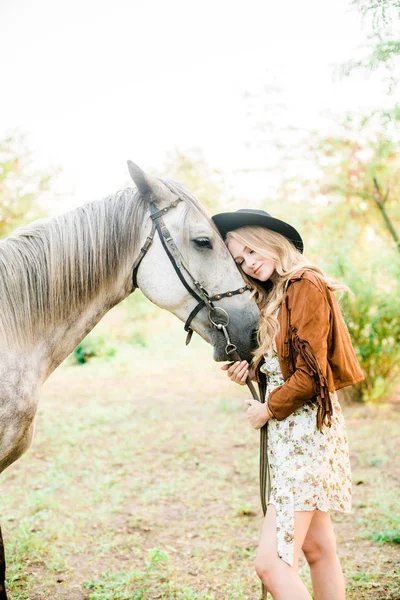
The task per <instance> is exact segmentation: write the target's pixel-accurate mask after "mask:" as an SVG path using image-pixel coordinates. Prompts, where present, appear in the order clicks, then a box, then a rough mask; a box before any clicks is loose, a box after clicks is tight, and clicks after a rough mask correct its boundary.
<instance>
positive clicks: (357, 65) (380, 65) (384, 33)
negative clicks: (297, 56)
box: [342, 0, 400, 93]
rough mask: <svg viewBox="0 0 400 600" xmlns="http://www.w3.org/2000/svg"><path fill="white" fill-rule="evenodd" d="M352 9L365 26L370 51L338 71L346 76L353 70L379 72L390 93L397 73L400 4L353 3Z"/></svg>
mask: <svg viewBox="0 0 400 600" xmlns="http://www.w3.org/2000/svg"><path fill="white" fill-rule="evenodd" d="M352 4H353V6H354V7H355V8H356V9H357V10H358V11H359V12H360V13H361V15H362V17H363V20H364V22H366V23H367V26H368V29H369V31H370V33H369V36H368V37H369V40H370V51H369V54H368V55H367V56H365V57H364V58H362V59H361V60H352V61H348V62H347V63H345V64H344V65H343V67H342V71H343V73H344V74H345V75H350V74H351V73H352V72H353V71H355V70H360V69H364V70H369V71H377V70H381V71H383V73H384V80H385V81H386V83H387V87H388V92H389V93H392V92H393V91H394V89H395V88H396V86H397V84H398V74H399V71H400V41H399V39H398V30H399V25H400V3H399V2H398V0H353V1H352Z"/></svg>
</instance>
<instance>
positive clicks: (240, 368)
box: [221, 360, 249, 385]
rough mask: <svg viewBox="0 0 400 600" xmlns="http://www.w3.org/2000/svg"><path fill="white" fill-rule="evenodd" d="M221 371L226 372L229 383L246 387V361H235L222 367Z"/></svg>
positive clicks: (247, 368) (247, 365)
mask: <svg viewBox="0 0 400 600" xmlns="http://www.w3.org/2000/svg"><path fill="white" fill-rule="evenodd" d="M221 369H222V370H223V371H227V375H228V377H229V379H230V380H231V381H234V382H235V383H238V384H239V385H246V379H247V377H248V375H249V363H248V362H247V360H242V361H241V362H240V361H238V360H237V361H236V362H233V363H228V364H227V365H222V367H221Z"/></svg>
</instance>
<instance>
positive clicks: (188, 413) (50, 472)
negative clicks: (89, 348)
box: [0, 318, 400, 600]
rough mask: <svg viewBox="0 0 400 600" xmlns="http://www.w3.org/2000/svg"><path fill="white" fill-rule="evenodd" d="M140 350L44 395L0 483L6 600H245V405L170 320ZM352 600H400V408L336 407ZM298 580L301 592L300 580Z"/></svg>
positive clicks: (251, 478)
mask: <svg viewBox="0 0 400 600" xmlns="http://www.w3.org/2000/svg"><path fill="white" fill-rule="evenodd" d="M155 330H156V331H157V332H158V333H157V338H154V339H153V340H150V342H148V343H147V346H146V347H144V348H142V347H139V346H135V347H133V348H132V347H128V346H127V345H124V346H123V347H122V350H120V351H119V352H118V353H117V354H116V355H114V356H111V357H108V358H104V359H92V360H90V361H89V362H88V363H86V364H83V365H82V366H72V364H71V363H70V361H67V362H66V363H65V364H64V365H62V366H61V367H60V368H59V369H58V370H57V371H56V372H55V373H54V374H53V375H52V377H51V378H50V380H49V381H48V382H47V383H46V385H45V387H44V390H43V397H42V401H41V404H40V407H39V412H38V419H37V432H36V437H35V440H34V443H33V445H32V448H31V449H30V450H29V452H28V453H27V454H26V455H25V456H24V457H22V458H21V459H20V460H19V461H18V462H17V463H15V464H14V465H12V466H11V467H10V468H9V469H7V470H6V471H5V473H4V474H3V477H2V493H1V495H0V510H1V514H2V515H3V517H2V519H1V524H2V527H3V534H4V539H5V544H6V554H7V558H8V571H7V580H8V588H9V590H10V600H28V599H29V600H50V599H51V600H62V599H67V598H68V600H106V599H107V600H125V599H126V600H128V599H129V600H153V599H156V598H159V599H161V600H162V599H165V600H167V599H168V600H217V599H218V600H236V599H240V600H250V599H251V600H254V599H255V598H258V597H259V591H260V585H259V581H258V579H257V577H256V575H255V573H254V569H253V562H254V557H255V551H256V548H257V544H258V539H259V531H260V526H261V522H262V515H261V510H260V505H259V498H258V440H259V436H258V433H257V432H254V431H253V430H252V429H251V428H250V427H249V425H248V423H247V422H246V421H245V419H244V418H243V414H242V405H243V400H244V399H245V398H246V397H247V394H246V390H245V389H244V388H240V387H239V386H234V385H232V384H230V383H229V382H228V381H227V378H226V375H225V374H223V373H222V372H221V371H220V370H219V368H218V366H217V365H215V364H214V363H213V362H212V360H211V351H210V348H209V347H207V346H206V345H205V344H204V342H202V341H201V340H199V339H194V340H193V342H192V344H191V346H189V347H188V348H185V347H184V339H183V338H184V335H183V333H182V331H181V327H180V325H179V323H178V322H177V321H175V320H174V319H172V318H171V320H170V321H168V326H167V328H166V329H164V330H160V328H158V327H157V328H155ZM345 417H346V422H347V429H348V435H349V440H350V447H351V460H352V468H353V483H354V488H353V506H354V511H353V514H352V515H341V514H336V515H334V523H335V530H336V533H337V538H338V549H339V554H340V557H341V561H342V565H343V567H344V571H345V577H346V582H347V597H348V599H349V600H364V599H365V600H366V599H368V600H369V599H373V600H379V599H382V600H383V598H385V599H386V600H389V599H393V600H394V599H395V598H399V597H400V590H399V584H398V581H399V570H400V569H399V558H398V543H399V520H398V517H397V516H395V515H398V514H399V502H400V500H399V498H398V494H397V489H398V481H399V476H400V468H399V466H398V463H397V442H396V439H398V432H399V428H400V412H399V410H398V406H397V405H386V406H383V407H380V408H377V407H374V406H360V405H357V406H354V407H346V408H345ZM300 568H301V575H302V578H303V580H304V581H305V583H306V585H308V586H309V588H310V589H311V587H310V577H309V573H308V568H307V566H306V564H305V562H304V560H303V561H302V563H301V566H300Z"/></svg>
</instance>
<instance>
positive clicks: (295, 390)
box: [268, 279, 332, 429]
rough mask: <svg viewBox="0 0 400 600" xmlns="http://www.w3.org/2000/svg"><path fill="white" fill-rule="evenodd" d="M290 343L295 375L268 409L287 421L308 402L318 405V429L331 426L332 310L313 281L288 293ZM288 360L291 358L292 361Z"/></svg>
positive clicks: (272, 396) (270, 400)
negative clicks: (330, 354) (329, 369)
mask: <svg viewBox="0 0 400 600" xmlns="http://www.w3.org/2000/svg"><path fill="white" fill-rule="evenodd" d="M286 301H287V307H288V315H289V330H288V341H289V350H290V356H291V357H292V362H293V363H294V372H293V374H292V375H291V376H290V377H289V378H288V379H287V380H286V381H285V383H284V384H283V385H281V386H280V387H278V388H276V389H275V390H273V391H272V392H271V394H270V396H269V398H268V406H269V407H270V409H271V411H272V413H273V415H274V416H275V417H276V418H277V419H278V420H281V419H285V418H286V417H288V416H289V415H290V414H291V413H293V412H294V411H295V410H296V409H297V408H299V407H300V406H302V405H303V404H304V403H305V402H308V401H310V400H313V399H316V401H317V402H318V413H317V426H318V428H319V429H321V427H322V424H323V422H324V421H325V418H326V417H327V421H326V423H327V424H328V425H329V423H330V416H331V415H332V405H331V400H330V395H329V389H328V384H327V381H326V374H327V364H328V356H327V354H328V335H329V331H330V319H331V310H330V306H329V303H328V301H327V298H326V296H325V295H324V293H323V292H322V291H321V290H320V289H319V288H318V287H317V286H316V285H315V284H314V283H313V282H312V281H310V280H308V279H300V280H298V281H294V282H293V283H292V284H291V285H290V287H289V289H288V292H287V298H286ZM290 356H289V358H290Z"/></svg>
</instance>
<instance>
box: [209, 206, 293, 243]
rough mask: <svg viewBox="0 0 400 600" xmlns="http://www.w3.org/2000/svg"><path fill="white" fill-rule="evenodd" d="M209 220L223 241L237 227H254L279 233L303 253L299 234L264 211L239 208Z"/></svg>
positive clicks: (287, 224)
mask: <svg viewBox="0 0 400 600" xmlns="http://www.w3.org/2000/svg"><path fill="white" fill-rule="evenodd" d="M211 218H212V220H213V221H214V223H215V225H216V226H217V229H218V231H219V232H220V234H221V235H222V237H223V238H224V239H225V237H226V234H227V233H228V231H234V230H235V229H239V227H247V226H248V225H256V226H257V227H266V228H267V229H271V231H276V232H277V233H280V234H281V235H283V236H284V237H285V238H286V239H288V240H289V242H292V244H293V245H294V246H295V247H296V248H297V250H298V251H299V252H301V253H302V252H303V249H304V244H303V240H302V239H301V236H300V234H299V232H298V231H297V230H296V229H295V228H294V227H292V226H291V225H289V223H285V221H281V220H280V219H275V218H274V217H271V215H270V214H269V213H267V212H266V211H265V210H259V209H256V208H240V209H239V210H237V211H236V212H227V213H219V214H218V215H214V216H213V217H211Z"/></svg>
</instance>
